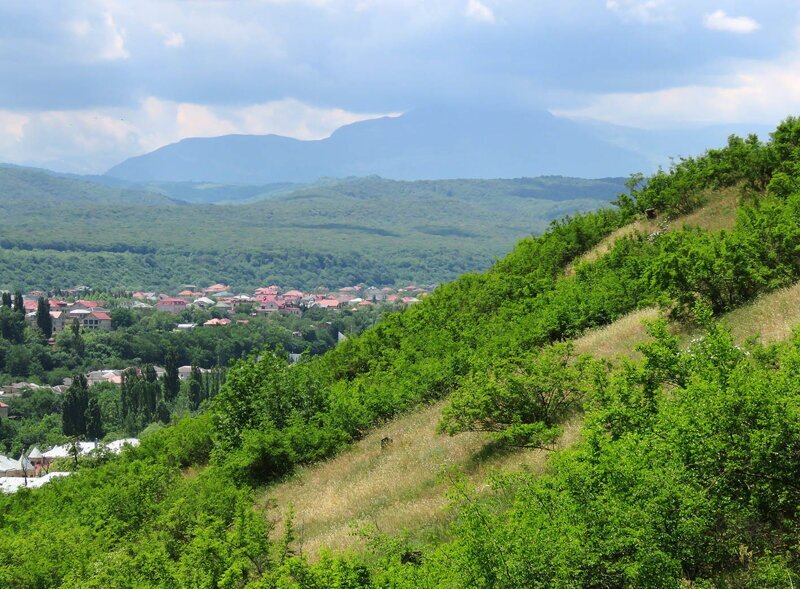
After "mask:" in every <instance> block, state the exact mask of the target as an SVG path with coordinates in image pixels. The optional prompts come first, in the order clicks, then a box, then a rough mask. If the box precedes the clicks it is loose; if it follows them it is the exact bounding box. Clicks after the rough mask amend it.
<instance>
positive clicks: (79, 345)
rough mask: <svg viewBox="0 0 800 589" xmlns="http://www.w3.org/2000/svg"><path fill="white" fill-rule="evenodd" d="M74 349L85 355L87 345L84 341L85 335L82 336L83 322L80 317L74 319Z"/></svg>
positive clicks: (78, 353)
mask: <svg viewBox="0 0 800 589" xmlns="http://www.w3.org/2000/svg"><path fill="white" fill-rule="evenodd" d="M71 329H72V349H73V350H75V353H76V354H77V355H78V356H83V352H84V351H85V346H84V343H83V337H82V336H81V322H80V319H78V318H77V317H75V319H73V320H72V328H71Z"/></svg>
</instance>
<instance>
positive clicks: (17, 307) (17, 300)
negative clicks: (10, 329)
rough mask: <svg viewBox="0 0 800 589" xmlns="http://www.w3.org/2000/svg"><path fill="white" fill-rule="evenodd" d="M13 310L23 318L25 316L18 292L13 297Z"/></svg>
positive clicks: (23, 304)
mask: <svg viewBox="0 0 800 589" xmlns="http://www.w3.org/2000/svg"><path fill="white" fill-rule="evenodd" d="M14 310H15V311H16V312H17V313H19V314H20V315H22V316H23V317H24V316H25V303H24V302H23V300H22V293H20V292H18V293H17V294H15V295H14Z"/></svg>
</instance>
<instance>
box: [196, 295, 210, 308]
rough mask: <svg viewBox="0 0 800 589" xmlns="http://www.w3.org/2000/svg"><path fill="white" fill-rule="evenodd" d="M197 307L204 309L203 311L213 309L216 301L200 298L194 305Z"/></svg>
mask: <svg viewBox="0 0 800 589" xmlns="http://www.w3.org/2000/svg"><path fill="white" fill-rule="evenodd" d="M192 304H193V305H195V306H196V307H202V308H203V309H205V308H207V307H213V306H214V301H213V300H211V299H209V298H208V297H200V298H199V299H195V300H194V302H193V303H192Z"/></svg>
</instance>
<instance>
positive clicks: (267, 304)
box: [256, 299, 281, 313]
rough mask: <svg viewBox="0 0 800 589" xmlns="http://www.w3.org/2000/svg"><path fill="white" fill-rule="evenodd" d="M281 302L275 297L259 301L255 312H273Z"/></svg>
mask: <svg viewBox="0 0 800 589" xmlns="http://www.w3.org/2000/svg"><path fill="white" fill-rule="evenodd" d="M280 306H281V304H280V303H278V301H276V300H275V299H272V300H269V301H261V304H260V305H259V306H258V308H257V309H256V313H273V312H275V311H277V310H278V309H279V308H280Z"/></svg>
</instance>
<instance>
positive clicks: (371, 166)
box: [107, 108, 651, 184]
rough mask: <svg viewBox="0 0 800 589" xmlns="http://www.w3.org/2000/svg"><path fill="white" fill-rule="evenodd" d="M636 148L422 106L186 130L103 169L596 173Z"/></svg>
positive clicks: (552, 123) (154, 172) (572, 126)
mask: <svg viewBox="0 0 800 589" xmlns="http://www.w3.org/2000/svg"><path fill="white" fill-rule="evenodd" d="M650 167H651V166H650V164H649V163H648V162H647V161H646V160H645V159H644V158H642V157H640V156H638V155H636V154H635V153H633V152H631V151H629V150H627V149H625V148H620V147H617V146H614V145H611V144H609V142H607V141H605V140H603V139H601V138H598V137H597V136H596V134H595V133H593V132H591V131H590V130H588V129H585V128H584V127H583V126H582V125H581V124H577V123H574V122H571V121H569V120H566V119H559V118H556V117H554V116H552V115H550V114H548V113H546V112H533V113H532V112H528V111H525V112H522V111H519V112H499V111H490V110H475V109H470V110H465V109H452V108H447V109H444V108H424V109H417V110H413V111H411V112H409V113H406V114H405V115H403V116H400V117H396V118H381V119H374V120H369V121H362V122H359V123H354V124H351V125H347V126H345V127H342V128H341V129H339V130H337V131H336V132H335V133H333V135H331V137H329V138H327V139H323V140H318V141H299V140H296V139H290V138H287V137H279V136H275V135H266V136H256V135H250V136H245V135H228V136H223V137H213V138H193V139H184V140H183V141H180V142H179V143H175V144H171V145H167V146H164V147H162V148H160V149H158V150H156V151H154V152H152V153H148V154H145V155H141V156H138V157H134V158H130V159H128V160H126V161H124V162H122V163H120V164H119V165H117V166H114V167H113V168H111V169H110V170H109V171H108V173H107V174H108V175H109V176H113V177H116V178H123V179H126V180H130V181H136V182H146V181H153V180H161V181H174V182H181V181H213V182H227V183H249V184H264V183H271V182H308V181H313V180H315V179H317V178H320V177H323V176H338V177H341V176H365V175H370V174H378V175H381V176H385V177H389V178H395V179H404V180H411V179H417V178H432V179H437V178H503V177H519V176H537V175H542V174H562V175H566V176H582V177H598V176H609V175H627V174H628V173H630V172H631V171H633V170H648V169H649V168H650Z"/></svg>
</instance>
